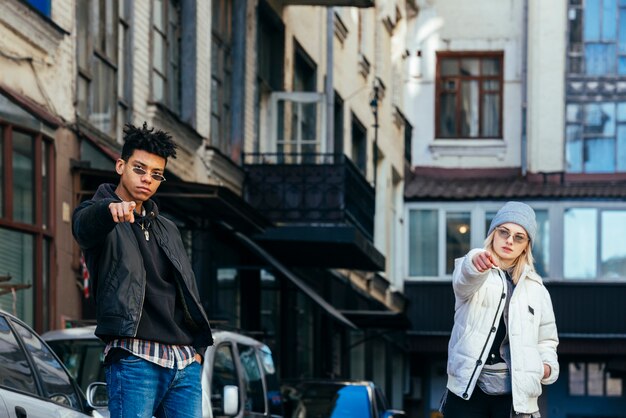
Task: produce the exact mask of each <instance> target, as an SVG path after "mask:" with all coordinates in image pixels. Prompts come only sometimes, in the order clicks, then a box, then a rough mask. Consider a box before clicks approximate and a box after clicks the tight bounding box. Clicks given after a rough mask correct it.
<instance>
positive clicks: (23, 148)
mask: <svg viewBox="0 0 626 418" xmlns="http://www.w3.org/2000/svg"><path fill="white" fill-rule="evenodd" d="M33 168H34V155H33V137H32V136H30V135H27V134H24V133H21V132H15V131H14V132H13V219H14V220H15V221H16V222H23V223H28V224H32V223H34V221H35V216H34V190H33V186H34V184H33V176H34V172H33Z"/></svg>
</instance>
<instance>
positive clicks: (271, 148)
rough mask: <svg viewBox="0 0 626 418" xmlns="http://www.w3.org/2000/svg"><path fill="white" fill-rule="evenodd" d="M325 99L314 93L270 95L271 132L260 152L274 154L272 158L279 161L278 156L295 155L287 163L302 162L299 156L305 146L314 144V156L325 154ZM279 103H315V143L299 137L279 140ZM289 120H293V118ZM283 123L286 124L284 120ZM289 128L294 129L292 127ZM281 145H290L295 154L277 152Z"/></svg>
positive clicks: (323, 96) (321, 95) (278, 93)
mask: <svg viewBox="0 0 626 418" xmlns="http://www.w3.org/2000/svg"><path fill="white" fill-rule="evenodd" d="M325 97H326V96H325V95H324V94H323V93H315V92H293V93H290V92H276V93H272V94H271V95H270V132H271V135H270V138H269V143H268V144H266V145H265V149H264V150H262V152H269V153H270V154H274V156H275V157H276V158H274V159H275V160H279V159H280V158H278V157H279V156H288V155H290V154H297V155H296V156H295V158H293V160H294V161H289V162H292V163H293V162H296V163H301V162H302V158H303V156H302V155H301V154H302V148H303V146H305V145H313V144H315V145H316V149H317V151H316V154H324V153H325V152H326V141H325V136H324V135H325V132H326V111H325V109H324V104H325ZM280 101H284V102H289V103H294V104H296V105H303V104H312V103H315V104H316V105H317V112H316V113H317V114H316V116H317V117H316V138H315V141H311V140H305V139H302V137H301V136H298V137H297V138H296V139H295V140H294V141H291V140H289V139H286V138H282V139H279V137H278V135H279V123H278V121H279V111H278V109H279V106H278V103H279V102H280ZM291 120H293V117H292V119H291ZM291 120H289V122H288V123H290V124H291ZM301 120H302V119H298V121H301ZM284 123H287V121H286V119H285V122H284ZM299 125H300V124H298V126H299ZM291 128H292V129H294V127H293V126H292V127H291ZM296 129H298V128H296ZM298 130H299V129H298ZM281 144H292V145H293V146H294V147H295V149H296V152H289V153H284V152H279V151H278V148H279V145H281ZM287 160H291V159H289V158H287Z"/></svg>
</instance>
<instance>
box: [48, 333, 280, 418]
mask: <svg viewBox="0 0 626 418" xmlns="http://www.w3.org/2000/svg"><path fill="white" fill-rule="evenodd" d="M94 331H95V327H93V326H91V327H78V328H69V329H62V330H56V331H49V332H47V333H45V334H43V338H45V339H46V341H48V343H49V344H50V346H51V347H52V348H53V349H54V350H55V352H56V353H57V355H58V356H59V357H60V358H61V359H62V360H63V361H64V362H65V364H66V366H67V368H68V369H69V370H70V372H71V373H72V375H73V376H74V377H75V378H76V380H77V381H78V382H79V384H80V385H81V387H84V388H87V387H88V386H89V385H90V384H93V383H94V382H104V380H105V378H104V367H103V365H102V360H103V358H102V352H103V350H104V343H103V342H102V341H101V340H100V339H98V337H96V336H95V334H94ZM213 339H214V340H215V342H214V344H213V346H211V347H209V348H208V349H207V350H206V352H205V354H204V365H203V370H202V387H203V391H202V410H203V417H204V418H217V417H237V418H239V417H243V416H246V417H268V418H269V417H281V416H282V401H281V395H280V386H279V383H278V378H277V376H276V369H275V367H274V359H273V357H272V352H271V351H270V349H269V347H267V346H266V345H265V344H263V343H261V342H260V341H257V340H255V339H253V338H250V337H247V336H245V335H242V334H239V333H236V332H230V331H222V330H214V331H213ZM85 390H86V389H85Z"/></svg>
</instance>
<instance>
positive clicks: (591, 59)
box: [568, 0, 626, 76]
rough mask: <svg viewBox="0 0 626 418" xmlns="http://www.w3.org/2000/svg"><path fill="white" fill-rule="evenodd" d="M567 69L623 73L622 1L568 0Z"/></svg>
mask: <svg viewBox="0 0 626 418" xmlns="http://www.w3.org/2000/svg"><path fill="white" fill-rule="evenodd" d="M569 4H570V5H569V11H568V18H569V39H568V41H569V46H568V72H569V73H571V74H583V75H587V76H604V75H626V25H625V24H624V22H626V3H625V2H623V1H621V0H620V1H618V0H588V1H586V2H584V6H583V2H581V1H580V0H570V1H569Z"/></svg>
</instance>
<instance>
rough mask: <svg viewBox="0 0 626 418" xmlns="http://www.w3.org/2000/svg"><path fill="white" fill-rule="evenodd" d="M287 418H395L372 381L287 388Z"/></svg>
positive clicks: (319, 382)
mask: <svg viewBox="0 0 626 418" xmlns="http://www.w3.org/2000/svg"><path fill="white" fill-rule="evenodd" d="M281 390H282V394H283V399H284V410H285V418H392V417H393V418H395V417H405V416H406V415H405V413H404V411H399V410H393V409H390V408H389V406H388V404H387V400H386V398H385V395H384V394H383V392H382V391H381V390H380V388H378V387H377V386H376V385H375V384H374V383H373V382H371V381H348V380H343V381H335V380H303V381H297V382H294V383H287V384H283V386H282V388H281Z"/></svg>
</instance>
